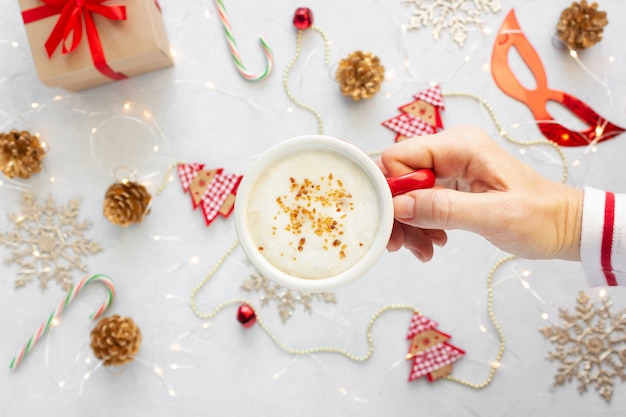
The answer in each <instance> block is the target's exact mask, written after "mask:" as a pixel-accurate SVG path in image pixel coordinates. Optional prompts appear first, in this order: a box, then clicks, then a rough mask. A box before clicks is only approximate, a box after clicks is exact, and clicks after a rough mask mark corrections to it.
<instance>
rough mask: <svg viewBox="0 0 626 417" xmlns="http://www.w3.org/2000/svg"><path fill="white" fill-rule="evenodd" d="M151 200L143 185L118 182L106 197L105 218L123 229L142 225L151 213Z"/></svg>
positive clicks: (112, 186)
mask: <svg viewBox="0 0 626 417" xmlns="http://www.w3.org/2000/svg"><path fill="white" fill-rule="evenodd" d="M151 200H152V196H151V195H150V193H149V192H148V190H147V189H146V187H144V186H143V185H141V184H139V183H136V182H132V181H123V182H116V183H115V184H113V185H111V186H110V187H109V189H108V190H107V192H106V194H105V196H104V204H103V212H104V216H105V217H106V218H107V219H109V221H110V222H111V223H113V224H117V225H119V226H122V227H126V226H128V225H130V224H132V223H141V221H142V220H143V218H144V217H145V215H146V214H148V213H149V206H150V201H151Z"/></svg>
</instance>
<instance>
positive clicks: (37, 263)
mask: <svg viewBox="0 0 626 417" xmlns="http://www.w3.org/2000/svg"><path fill="white" fill-rule="evenodd" d="M79 211H80V202H79V201H78V200H70V201H69V202H68V203H67V204H66V205H63V206H61V207H57V206H56V204H55V203H54V200H53V199H52V197H51V196H50V197H48V199H47V200H46V201H45V202H44V203H43V204H40V203H39V202H37V200H36V199H35V197H34V196H33V195H32V194H30V193H24V194H23V195H22V206H21V212H20V213H19V214H12V215H10V216H9V220H10V223H11V224H12V225H13V227H14V228H13V230H11V231H7V232H5V233H0V246H4V247H6V248H8V249H9V250H11V256H10V257H9V258H7V259H5V263H7V264H9V265H12V264H15V265H17V266H19V267H20V268H21V270H20V271H18V275H19V277H18V278H17V279H16V280H15V287H16V288H19V287H22V286H24V285H26V284H27V283H28V282H30V281H32V280H33V279H34V278H36V279H38V280H39V283H40V286H41V288H42V289H45V288H47V287H48V282H49V281H51V280H54V281H55V282H56V283H57V284H59V285H61V287H62V288H63V289H64V290H66V291H69V290H70V289H71V288H72V285H73V282H72V278H73V275H74V273H75V271H80V272H81V273H86V272H87V267H86V266H85V265H84V264H83V261H82V259H83V257H85V256H87V255H92V254H95V253H98V252H100V251H101V250H102V248H101V247H100V245H98V244H97V243H94V242H92V241H91V240H89V239H87V238H86V237H85V236H84V235H85V233H86V232H87V230H88V229H89V228H90V227H91V223H89V222H87V221H80V220H79V219H78V212H79Z"/></svg>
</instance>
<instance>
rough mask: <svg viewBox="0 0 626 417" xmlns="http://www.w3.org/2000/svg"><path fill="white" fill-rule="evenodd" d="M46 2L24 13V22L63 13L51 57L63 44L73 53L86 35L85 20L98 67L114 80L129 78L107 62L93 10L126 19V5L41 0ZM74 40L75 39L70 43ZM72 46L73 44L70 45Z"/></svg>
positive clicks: (48, 45)
mask: <svg viewBox="0 0 626 417" xmlns="http://www.w3.org/2000/svg"><path fill="white" fill-rule="evenodd" d="M41 1H42V2H43V3H44V5H42V6H39V7H36V8H34V9H30V10H25V11H24V12H22V18H23V19H24V23H25V24H28V23H31V22H35V21H38V20H41V19H45V18H47V17H50V16H55V15H57V14H59V15H60V16H59V20H58V21H57V23H56V25H55V26H54V28H53V29H52V32H51V33H50V36H49V37H48V40H47V41H46V45H45V46H46V52H47V53H48V58H51V57H52V55H53V54H54V52H55V51H56V49H57V48H58V46H59V44H61V45H62V52H63V54H69V53H70V52H72V51H74V50H75V49H76V48H77V47H78V45H79V44H80V42H81V40H82V37H83V21H84V22H85V30H86V33H87V41H88V42H89V50H90V51H91V57H92V60H93V63H94V66H95V67H96V69H97V70H98V71H100V72H101V73H102V74H104V75H105V76H107V77H109V78H112V79H114V80H121V79H124V78H127V77H126V76H125V75H124V74H122V73H120V72H115V71H113V69H111V67H109V65H108V64H107V62H106V58H105V56H104V50H103V49H102V42H101V41H100V35H99V34H98V29H97V28H96V24H95V23H94V20H93V13H97V14H99V15H102V16H104V17H106V18H107V19H110V20H126V6H107V5H104V4H102V3H104V2H106V1H108V0H41ZM70 40H71V42H70ZM68 45H69V47H68Z"/></svg>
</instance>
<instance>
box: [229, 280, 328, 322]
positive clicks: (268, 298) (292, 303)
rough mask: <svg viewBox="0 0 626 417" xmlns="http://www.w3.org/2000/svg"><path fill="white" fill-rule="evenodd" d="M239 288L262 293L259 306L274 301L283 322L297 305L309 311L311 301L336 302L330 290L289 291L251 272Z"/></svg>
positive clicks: (311, 309) (291, 314)
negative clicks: (313, 291) (311, 291)
mask: <svg viewBox="0 0 626 417" xmlns="http://www.w3.org/2000/svg"><path fill="white" fill-rule="evenodd" d="M241 289H242V290H245V291H250V292H260V293H262V295H261V306H267V305H269V304H270V303H271V302H275V303H276V308H277V309H278V315H279V316H280V318H281V320H282V321H283V323H285V322H286V321H287V320H289V318H291V316H293V313H294V311H295V310H296V308H297V306H298V305H301V306H302V307H304V311H306V312H307V313H311V312H312V311H313V306H312V303H313V302H315V301H323V302H324V303H327V304H328V303H333V304H335V303H336V302H337V300H336V299H335V294H333V293H331V292H323V293H318V294H306V293H299V292H295V291H291V290H288V289H286V288H283V287H281V286H280V285H278V284H275V283H273V282H270V280H268V279H267V278H265V277H264V276H262V275H260V274H252V275H251V276H250V278H249V279H246V280H245V281H244V282H243V284H241Z"/></svg>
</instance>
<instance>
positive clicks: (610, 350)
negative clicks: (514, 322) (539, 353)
mask: <svg viewBox="0 0 626 417" xmlns="http://www.w3.org/2000/svg"><path fill="white" fill-rule="evenodd" d="M610 307H611V301H610V300H609V299H608V298H601V299H600V305H599V306H597V307H596V306H595V305H594V302H593V301H592V300H591V298H590V297H589V296H588V295H587V294H585V293H584V292H583V291H581V292H580V293H579V294H578V298H577V300H576V310H575V312H574V313H573V314H570V313H569V312H568V311H567V310H564V309H559V316H560V317H561V319H562V320H563V322H564V323H563V324H562V325H560V326H558V325H552V326H547V327H544V328H542V329H540V331H541V333H543V335H544V336H545V337H546V338H547V339H548V340H550V342H552V343H554V344H556V350H554V351H552V352H549V353H548V357H547V358H548V359H549V360H550V361H558V362H559V363H560V365H559V368H558V370H557V374H556V375H555V377H554V385H565V383H566V382H571V381H572V380H574V379H576V380H577V381H578V392H579V393H580V394H582V393H584V392H586V391H587V387H588V386H590V385H591V386H594V387H595V389H596V391H597V392H598V393H599V394H600V395H601V396H602V398H604V400H605V401H606V402H607V403H608V402H610V401H611V397H612V395H613V386H614V381H615V380H616V379H620V380H622V381H626V373H625V370H626V309H624V310H622V311H617V312H614V313H613V312H611V311H610Z"/></svg>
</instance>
